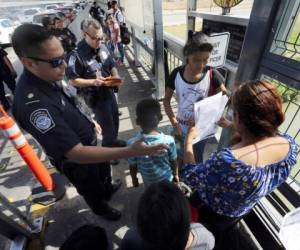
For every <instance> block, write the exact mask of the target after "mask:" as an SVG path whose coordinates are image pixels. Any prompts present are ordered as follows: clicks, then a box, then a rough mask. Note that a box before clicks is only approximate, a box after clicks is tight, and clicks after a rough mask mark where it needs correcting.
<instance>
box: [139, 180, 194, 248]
mask: <svg viewBox="0 0 300 250" xmlns="http://www.w3.org/2000/svg"><path fill="white" fill-rule="evenodd" d="M137 230H138V233H139V235H140V236H141V237H142V239H143V240H144V241H146V242H147V243H149V244H150V245H151V246H153V248H154V249H157V250H183V249H185V246H186V244H187V240H188V237H189V233H190V209H189V205H188V202H187V200H186V198H185V197H184V195H183V194H182V192H181V191H180V190H179V188H178V187H177V186H176V185H175V184H173V183H170V182H167V181H162V182H159V183H154V184H152V185H150V186H149V187H148V188H147V189H146V191H145V192H144V194H143V195H142V197H141V199H140V201H139V205H138V214H137Z"/></svg>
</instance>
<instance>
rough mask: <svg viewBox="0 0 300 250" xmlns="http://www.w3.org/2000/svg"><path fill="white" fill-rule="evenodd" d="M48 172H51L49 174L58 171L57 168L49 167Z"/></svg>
mask: <svg viewBox="0 0 300 250" xmlns="http://www.w3.org/2000/svg"><path fill="white" fill-rule="evenodd" d="M48 172H49V174H54V173H57V170H56V168H48Z"/></svg>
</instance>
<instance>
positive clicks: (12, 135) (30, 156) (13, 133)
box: [0, 105, 54, 191]
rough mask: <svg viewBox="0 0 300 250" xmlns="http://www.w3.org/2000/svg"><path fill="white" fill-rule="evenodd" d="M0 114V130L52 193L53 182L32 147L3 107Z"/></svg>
mask: <svg viewBox="0 0 300 250" xmlns="http://www.w3.org/2000/svg"><path fill="white" fill-rule="evenodd" d="M0 112H2V114H3V116H2V117H0V128H1V129H2V131H3V132H4V134H5V135H6V137H7V138H8V139H9V140H10V141H11V142H12V143H13V145H14V146H15V148H16V149H17V150H18V152H19V154H20V155H21V157H22V158H23V159H24V161H25V162H26V163H27V165H28V167H29V168H30V169H31V171H32V172H33V174H34V175H35V177H36V178H37V179H38V180H39V182H40V183H41V184H42V185H43V187H44V188H45V189H46V190H47V191H52V190H53V189H54V182H53V180H52V178H51V176H50V174H49V173H48V170H47V168H46V167H45V166H44V164H43V163H42V162H41V161H40V159H39V158H38V157H37V155H36V153H35V152H34V151H33V149H32V147H31V146H30V145H29V143H28V141H27V140H26V138H25V137H24V135H23V134H22V132H21V130H20V129H19V127H18V125H17V124H16V123H15V121H14V120H13V119H12V118H11V117H10V116H9V115H8V114H7V113H6V112H5V110H4V109H3V107H2V106H1V105H0Z"/></svg>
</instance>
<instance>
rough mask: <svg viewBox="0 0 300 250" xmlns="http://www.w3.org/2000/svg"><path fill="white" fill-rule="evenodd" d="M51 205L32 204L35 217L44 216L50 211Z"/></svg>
mask: <svg viewBox="0 0 300 250" xmlns="http://www.w3.org/2000/svg"><path fill="white" fill-rule="evenodd" d="M50 206H51V205H46V206H44V205H41V204H33V205H32V206H31V209H30V211H31V215H32V217H33V218H36V217H40V216H44V215H45V213H46V212H47V211H48V209H49V208H50Z"/></svg>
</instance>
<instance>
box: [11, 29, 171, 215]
mask: <svg viewBox="0 0 300 250" xmlns="http://www.w3.org/2000/svg"><path fill="white" fill-rule="evenodd" d="M12 44H13V48H14V50H15V52H16V54H17V55H18V57H19V58H20V60H21V62H22V64H23V66H24V72H23V73H22V75H21V76H20V79H19V81H18V84H17V88H16V93H15V98H14V103H13V114H14V116H15V118H16V120H17V122H18V123H19V125H20V126H21V127H22V128H23V129H25V130H26V131H28V132H29V133H30V134H31V135H32V136H33V137H34V138H35V139H36V140H37V141H38V142H39V143H40V145H41V146H42V147H43V149H44V150H45V152H46V154H47V155H48V157H49V159H50V161H51V163H52V164H54V165H55V166H56V167H57V168H58V169H59V170H60V171H61V172H62V173H63V174H65V175H66V176H67V177H68V178H69V180H70V181H71V183H72V184H73V185H74V186H75V187H76V189H77V191H78V193H79V194H81V195H82V196H83V198H84V199H85V201H86V202H87V204H88V205H89V206H90V208H91V209H92V210H93V212H94V213H96V214H98V215H101V216H103V217H104V218H106V219H109V220H117V219H119V218H120V216H121V213H120V212H119V211H118V210H116V209H114V208H112V207H110V206H109V205H108V203H107V198H108V197H109V196H110V195H111V191H112V190H111V189H109V188H108V187H107V186H106V185H105V183H104V181H105V180H104V178H103V173H102V172H101V171H100V170H101V168H103V167H105V164H104V166H103V163H101V162H105V161H109V160H112V159H118V158H123V157H130V156H132V155H143V154H154V153H159V152H161V151H163V150H164V148H165V145H158V146H156V147H150V146H146V145H145V144H144V143H143V142H141V141H140V142H138V143H137V144H135V145H133V146H131V147H123V148H105V147H98V146H96V135H95V131H94V128H95V126H94V123H93V122H92V121H91V118H90V116H89V115H88V113H87V112H86V110H85V109H84V105H82V104H80V102H79V101H78V100H77V98H76V96H74V94H73V93H72V92H71V91H70V89H69V88H68V86H67V85H63V84H62V79H63V78H64V75H65V69H66V67H67V65H66V62H65V60H64V50H63V47H62V45H61V43H60V41H59V40H58V39H57V38H56V37H55V36H53V35H52V34H51V33H49V32H48V31H47V30H46V29H45V28H44V27H41V26H39V25H34V24H23V25H21V26H19V27H18V28H16V30H15V32H14V34H13V37H12Z"/></svg>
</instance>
